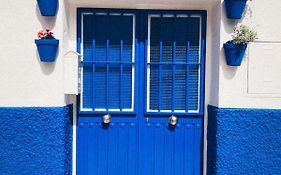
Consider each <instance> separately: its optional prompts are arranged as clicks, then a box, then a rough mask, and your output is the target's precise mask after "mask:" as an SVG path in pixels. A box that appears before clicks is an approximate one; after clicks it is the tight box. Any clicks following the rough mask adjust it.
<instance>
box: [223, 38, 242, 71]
mask: <svg viewBox="0 0 281 175" xmlns="http://www.w3.org/2000/svg"><path fill="white" fill-rule="evenodd" d="M223 48H224V53H225V58H226V64H227V65H229V66H240V65H241V63H242V60H243V57H244V55H245V51H246V49H247V44H234V43H233V42H232V41H228V42H226V43H225V44H223Z"/></svg>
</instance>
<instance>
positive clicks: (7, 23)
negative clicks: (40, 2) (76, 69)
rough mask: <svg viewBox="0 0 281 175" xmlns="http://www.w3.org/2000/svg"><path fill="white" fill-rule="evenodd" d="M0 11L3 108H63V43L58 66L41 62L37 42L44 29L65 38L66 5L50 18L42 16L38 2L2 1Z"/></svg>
mask: <svg viewBox="0 0 281 175" xmlns="http://www.w3.org/2000/svg"><path fill="white" fill-rule="evenodd" d="M60 4H63V1H61V2H60ZM0 11H1V15H0V21H1V28H0V32H1V40H0V51H1V52H0V80H1V81H0V88H1V91H0V106H62V105H64V104H65V101H64V93H63V84H62V83H61V82H62V77H63V76H62V71H63V64H62V47H63V42H62V40H60V42H61V43H60V49H59V56H58V58H57V60H56V62H55V63H42V62H40V61H39V58H38V54H37V49H36V45H35V43H34V39H36V38H37V32H38V31H39V30H41V29H42V28H49V29H51V30H52V31H54V33H55V36H56V37H57V38H58V39H62V38H63V35H62V34H63V23H62V22H61V21H63V16H64V10H63V5H60V10H59V11H58V14H57V16H56V17H51V18H46V17H42V16H41V15H40V12H39V10H38V7H37V2H36V1H35V0H24V1H23V0H14V1H1V5H0Z"/></svg>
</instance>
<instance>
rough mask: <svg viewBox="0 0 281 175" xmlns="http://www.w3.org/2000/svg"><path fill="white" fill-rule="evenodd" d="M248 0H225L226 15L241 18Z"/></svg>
mask: <svg viewBox="0 0 281 175" xmlns="http://www.w3.org/2000/svg"><path fill="white" fill-rule="evenodd" d="M246 2H247V0H225V1H224V3H225V9H226V16H227V17H228V18H229V19H240V18H241V17H242V14H243V12H244V9H245V6H246Z"/></svg>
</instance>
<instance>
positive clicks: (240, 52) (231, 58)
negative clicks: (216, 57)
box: [223, 25, 257, 66]
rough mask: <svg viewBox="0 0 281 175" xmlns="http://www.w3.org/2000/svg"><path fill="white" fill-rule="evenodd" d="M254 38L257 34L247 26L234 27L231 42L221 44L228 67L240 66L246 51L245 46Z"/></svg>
mask: <svg viewBox="0 0 281 175" xmlns="http://www.w3.org/2000/svg"><path fill="white" fill-rule="evenodd" d="M256 38H257V33H256V32H254V31H253V30H251V29H249V28H248V27H247V26H245V25H238V26H236V27H235V29H234V34H233V35H232V40H231V41H228V42H226V43H225V44H223V48H224V53H225V58H226V64H227V65H229V66H240V65H241V63H242V60H243V58H244V55H245V51H246V49H247V44H248V43H249V42H252V41H254V40H255V39H256Z"/></svg>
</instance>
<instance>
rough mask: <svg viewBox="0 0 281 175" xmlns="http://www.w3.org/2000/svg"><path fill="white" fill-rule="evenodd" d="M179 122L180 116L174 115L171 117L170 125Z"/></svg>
mask: <svg viewBox="0 0 281 175" xmlns="http://www.w3.org/2000/svg"><path fill="white" fill-rule="evenodd" d="M177 123H178V117H177V116H175V115H172V116H170V117H169V125H171V126H175V125H176V124H177Z"/></svg>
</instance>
